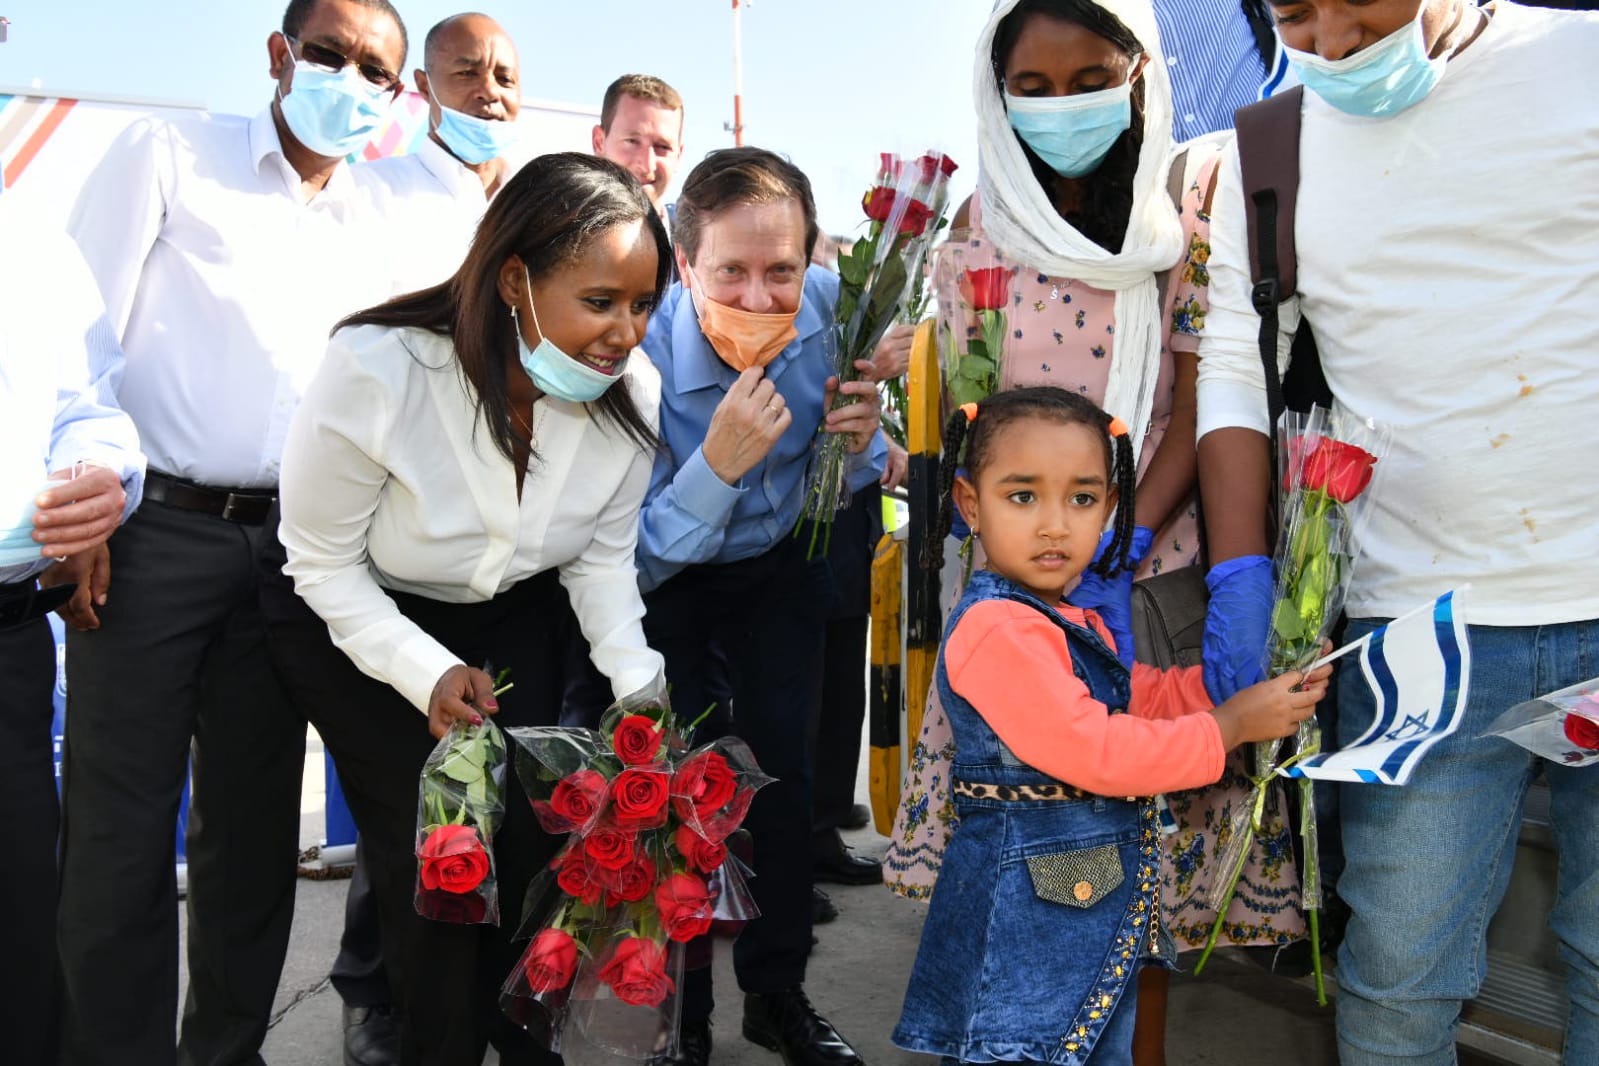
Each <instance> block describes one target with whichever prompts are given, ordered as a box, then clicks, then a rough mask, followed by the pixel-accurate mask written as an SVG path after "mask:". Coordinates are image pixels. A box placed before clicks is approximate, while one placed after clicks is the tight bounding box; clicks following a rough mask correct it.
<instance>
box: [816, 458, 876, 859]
mask: <svg viewBox="0 0 1599 1066" xmlns="http://www.w3.org/2000/svg"><path fill="white" fill-rule="evenodd" d="M882 498H883V497H882V490H881V489H880V488H879V487H878V486H877V484H876V483H873V484H870V485H867V486H866V487H865V488H863V489H861V490H860V491H858V492H856V493H855V495H854V496H853V497H852V498H851V500H850V505H849V506H848V507H846V508H844V509H843V510H842V511H839V512H838V514H837V515H836V516H835V517H834V519H833V535H832V539H831V540H830V541H829V542H828V551H827V563H828V567H829V568H830V570H831V574H832V582H833V594H832V598H831V600H830V601H829V602H830V607H829V609H828V614H827V632H826V634H825V637H824V650H823V655H822V661H823V668H822V692H821V699H820V702H819V705H818V708H817V719H816V724H815V727H814V729H813V732H812V737H811V745H812V747H811V751H812V762H813V765H814V766H815V768H816V785H815V796H814V806H815V818H814V825H815V829H816V833H817V836H818V838H819V839H821V840H823V841H824V842H825V844H826V845H831V843H832V841H831V839H829V838H831V837H833V835H834V834H835V833H836V832H837V831H838V828H839V827H840V826H841V825H843V824H844V822H845V820H847V819H848V818H849V813H850V808H851V807H853V806H854V805H855V775H856V772H857V770H858V769H859V767H860V762H861V734H862V731H863V730H864V728H865V725H866V634H867V621H868V616H869V615H870V613H871V609H872V556H873V553H874V552H875V551H876V549H877V538H878V537H880V536H882V533H883V515H882Z"/></svg>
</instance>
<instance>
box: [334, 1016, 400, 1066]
mask: <svg viewBox="0 0 1599 1066" xmlns="http://www.w3.org/2000/svg"><path fill="white" fill-rule="evenodd" d="M399 1022H400V1020H399V1019H398V1018H396V1017H395V1016H394V1014H393V1012H391V1011H390V1010H389V1008H388V1007H386V1006H383V1007H352V1006H350V1005H348V1004H346V1005H345V1007H344V1066H399V1062H400V1024H399Z"/></svg>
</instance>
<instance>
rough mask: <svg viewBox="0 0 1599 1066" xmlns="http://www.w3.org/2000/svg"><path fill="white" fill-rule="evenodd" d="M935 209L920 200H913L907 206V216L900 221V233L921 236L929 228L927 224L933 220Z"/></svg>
mask: <svg viewBox="0 0 1599 1066" xmlns="http://www.w3.org/2000/svg"><path fill="white" fill-rule="evenodd" d="M932 217H933V209H932V208H931V207H928V206H927V205H926V204H924V203H922V202H921V201H920V200H912V201H911V202H910V203H908V204H906V205H905V214H904V215H903V216H902V217H901V218H900V220H899V231H900V233H901V234H904V235H906V236H911V237H916V236H920V235H921V232H922V230H924V229H926V228H927V223H928V222H929V221H931V220H932Z"/></svg>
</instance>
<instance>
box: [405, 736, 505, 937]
mask: <svg viewBox="0 0 1599 1066" xmlns="http://www.w3.org/2000/svg"><path fill="white" fill-rule="evenodd" d="M504 784H505V736H504V734H502V733H501V732H500V730H499V727H498V726H496V725H495V724H494V723H493V722H490V721H484V722H483V724H482V725H470V724H468V723H466V722H462V721H457V722H455V724H454V725H452V726H451V727H450V731H449V732H448V733H446V734H445V735H444V737H443V739H442V740H440V741H439V743H438V745H437V746H436V747H434V749H433V752H432V754H430V755H429V756H428V758H427V761H426V762H425V763H423V764H422V780H421V788H420V789H419V792H418V796H417V805H416V863H417V869H416V898H415V901H416V912H417V913H418V914H420V915H422V917H424V918H432V919H434V920H435V921H441V922H466V923H471V922H487V923H489V924H492V925H498V924H499V923H500V898H499V890H498V888H497V886H496V881H495V877H494V852H493V850H492V848H491V844H490V842H491V841H492V840H493V839H494V834H495V832H496V831H497V830H498V829H499V827H500V821H501V819H502V818H504V816H505V801H504V799H503V797H502V793H501V789H502V786H503V785H504Z"/></svg>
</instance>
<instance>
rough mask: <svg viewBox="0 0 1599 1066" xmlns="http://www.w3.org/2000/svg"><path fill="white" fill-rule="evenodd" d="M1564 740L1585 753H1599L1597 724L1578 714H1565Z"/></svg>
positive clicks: (1598, 727) (1598, 723) (1598, 726)
mask: <svg viewBox="0 0 1599 1066" xmlns="http://www.w3.org/2000/svg"><path fill="white" fill-rule="evenodd" d="M1566 739H1567V740H1569V741H1571V742H1572V743H1573V744H1575V745H1577V747H1579V748H1583V749H1585V750H1587V751H1599V722H1595V721H1594V720H1593V719H1592V718H1585V717H1583V716H1582V715H1580V714H1567V715H1566Z"/></svg>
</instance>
